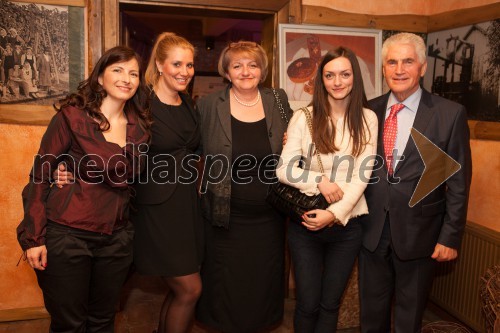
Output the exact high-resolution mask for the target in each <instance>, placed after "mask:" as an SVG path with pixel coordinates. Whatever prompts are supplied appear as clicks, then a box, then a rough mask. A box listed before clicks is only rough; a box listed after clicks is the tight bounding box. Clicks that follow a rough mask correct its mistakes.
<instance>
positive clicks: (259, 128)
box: [231, 116, 275, 204]
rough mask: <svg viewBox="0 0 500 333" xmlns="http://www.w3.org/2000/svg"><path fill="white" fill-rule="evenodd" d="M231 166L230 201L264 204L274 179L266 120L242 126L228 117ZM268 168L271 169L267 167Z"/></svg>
mask: <svg viewBox="0 0 500 333" xmlns="http://www.w3.org/2000/svg"><path fill="white" fill-rule="evenodd" d="M231 131H232V133H233V156H232V157H233V158H232V161H233V165H232V169H231V172H232V183H231V186H232V188H231V199H232V200H233V199H236V200H238V201H240V200H244V201H247V202H248V203H253V204H265V198H266V194H267V188H268V184H269V183H270V182H271V181H272V177H274V169H275V168H274V167H273V166H272V163H271V161H270V158H271V157H272V152H271V145H270V144H269V138H268V133H267V127H266V119H265V118H263V119H261V120H259V121H256V122H243V121H240V120H238V119H236V118H234V117H233V116H231ZM269 165H271V166H269Z"/></svg>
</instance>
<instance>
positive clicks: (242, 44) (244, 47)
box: [218, 40, 268, 82]
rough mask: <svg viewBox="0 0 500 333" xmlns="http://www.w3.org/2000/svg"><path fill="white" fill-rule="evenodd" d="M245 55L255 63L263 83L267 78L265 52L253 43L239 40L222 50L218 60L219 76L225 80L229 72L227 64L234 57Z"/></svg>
mask: <svg viewBox="0 0 500 333" xmlns="http://www.w3.org/2000/svg"><path fill="white" fill-rule="evenodd" d="M241 54H245V55H247V56H249V58H250V59H253V60H254V61H255V62H257V65H258V66H259V67H260V70H261V72H262V76H261V78H260V82H263V81H264V80H265V79H266V77H267V69H268V60H267V55H266V51H264V49H263V48H262V46H260V45H259V44H257V43H255V42H250V41H244V40H240V41H239V42H237V43H230V44H229V45H228V46H226V47H225V48H224V50H222V52H221V54H220V58H219V65H218V70H219V74H220V76H222V77H224V78H226V75H227V73H228V70H229V64H230V63H231V60H232V59H233V57H234V56H235V55H241Z"/></svg>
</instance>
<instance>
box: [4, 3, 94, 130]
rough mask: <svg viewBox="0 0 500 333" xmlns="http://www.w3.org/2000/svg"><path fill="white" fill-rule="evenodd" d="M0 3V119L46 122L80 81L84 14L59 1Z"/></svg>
mask: <svg viewBox="0 0 500 333" xmlns="http://www.w3.org/2000/svg"><path fill="white" fill-rule="evenodd" d="M0 2H1V8H2V10H1V11H0V53H1V58H0V59H1V60H0V61H1V66H0V75H1V78H0V121H2V122H12V123H28V124H29V123H34V124H39V123H40V122H42V123H46V122H47V121H48V120H49V119H50V118H51V117H52V115H53V112H52V111H53V107H52V105H53V104H54V103H55V102H57V101H58V100H59V99H61V98H63V97H64V96H66V95H67V94H68V93H69V92H70V91H72V90H74V89H76V87H77V85H78V82H80V81H81V80H83V77H84V71H85V57H84V45H83V44H84V32H83V31H82V29H77V28H78V27H81V26H82V25H83V20H84V10H83V8H82V7H75V6H67V5H64V1H60V3H61V5H58V4H57V5H54V4H44V3H43V2H40V3H39V2H13V1H6V0H0ZM51 3H54V2H53V1H52V2H51ZM70 26H73V27H74V28H73V29H71V28H70Z"/></svg>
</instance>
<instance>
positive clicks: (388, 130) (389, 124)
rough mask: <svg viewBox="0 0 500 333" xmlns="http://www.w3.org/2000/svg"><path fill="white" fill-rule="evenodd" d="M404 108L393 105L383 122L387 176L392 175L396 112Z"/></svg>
mask: <svg viewBox="0 0 500 333" xmlns="http://www.w3.org/2000/svg"><path fill="white" fill-rule="evenodd" d="M404 107H405V106H404V105H403V104H394V105H393V106H391V112H390V113H389V117H387V119H386V120H385V124H384V153H385V162H386V163H387V171H388V172H389V175H392V173H393V169H392V167H393V164H392V160H393V154H392V151H393V150H394V145H395V144H396V135H397V134H398V117H397V115H398V112H399V111H401V110H402V109H403V108H404Z"/></svg>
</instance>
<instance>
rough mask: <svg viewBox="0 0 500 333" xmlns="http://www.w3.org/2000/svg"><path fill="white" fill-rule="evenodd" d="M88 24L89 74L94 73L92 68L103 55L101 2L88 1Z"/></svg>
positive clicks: (98, 0)
mask: <svg viewBox="0 0 500 333" xmlns="http://www.w3.org/2000/svg"><path fill="white" fill-rule="evenodd" d="M87 1H88V9H87V13H88V16H87V20H88V21H87V23H88V27H89V40H88V60H89V62H88V64H87V65H88V72H89V73H90V72H91V71H92V68H93V67H94V65H95V64H96V63H97V60H99V58H100V57H101V55H102V52H103V50H102V49H103V47H102V46H103V40H102V28H103V26H102V21H101V13H102V6H101V0H87Z"/></svg>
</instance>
